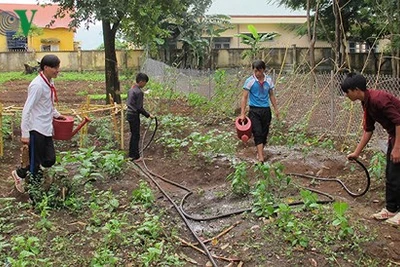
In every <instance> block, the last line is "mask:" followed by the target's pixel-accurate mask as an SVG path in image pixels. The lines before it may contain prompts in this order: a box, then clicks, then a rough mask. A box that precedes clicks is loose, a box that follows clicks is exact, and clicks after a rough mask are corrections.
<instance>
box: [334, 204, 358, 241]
mask: <svg viewBox="0 0 400 267" xmlns="http://www.w3.org/2000/svg"><path fill="white" fill-rule="evenodd" d="M348 208H349V204H347V203H345V202H335V203H334V204H333V210H334V211H335V215H336V219H335V220H334V221H333V222H332V225H333V226H338V227H339V233H338V236H339V238H345V237H348V236H349V235H352V234H353V233H354V230H353V228H352V227H351V226H350V224H349V221H348V220H347V218H346V217H345V213H346V211H347V209H348Z"/></svg>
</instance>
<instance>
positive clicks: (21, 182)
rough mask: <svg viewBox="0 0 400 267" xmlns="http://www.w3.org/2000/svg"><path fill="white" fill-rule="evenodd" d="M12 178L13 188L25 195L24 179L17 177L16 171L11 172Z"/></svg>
mask: <svg viewBox="0 0 400 267" xmlns="http://www.w3.org/2000/svg"><path fill="white" fill-rule="evenodd" d="M11 175H12V177H13V178H14V182H15V188H16V189H17V190H18V192H20V193H25V188H24V187H25V179H23V178H21V177H19V176H18V174H17V171H12V172H11Z"/></svg>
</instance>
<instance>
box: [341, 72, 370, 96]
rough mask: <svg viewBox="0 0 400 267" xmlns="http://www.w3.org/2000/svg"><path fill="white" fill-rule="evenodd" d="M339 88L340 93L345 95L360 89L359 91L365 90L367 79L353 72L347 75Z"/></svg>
mask: <svg viewBox="0 0 400 267" xmlns="http://www.w3.org/2000/svg"><path fill="white" fill-rule="evenodd" d="M340 87H341V88H342V91H343V92H345V93H347V92H348V91H349V90H355V89H360V90H361V91H366V90H367V79H366V78H365V77H364V76H363V75H361V74H357V73H355V72H351V73H349V74H347V76H346V78H345V79H344V81H343V82H342V83H341V85H340Z"/></svg>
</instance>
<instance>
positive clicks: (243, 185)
mask: <svg viewBox="0 0 400 267" xmlns="http://www.w3.org/2000/svg"><path fill="white" fill-rule="evenodd" d="M234 169H235V171H234V172H233V173H231V174H229V175H228V177H227V178H226V179H227V180H228V181H230V182H231V185H232V190H233V193H235V194H237V195H247V194H248V193H249V192H250V181H249V179H248V177H247V165H246V162H241V163H238V164H235V165H234Z"/></svg>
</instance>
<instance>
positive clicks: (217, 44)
mask: <svg viewBox="0 0 400 267" xmlns="http://www.w3.org/2000/svg"><path fill="white" fill-rule="evenodd" d="M213 42H214V49H229V48H230V47H231V38H230V37H216V38H214V39H213Z"/></svg>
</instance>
